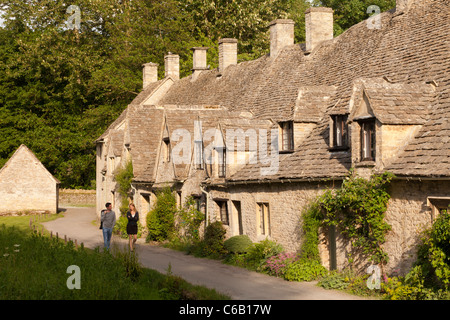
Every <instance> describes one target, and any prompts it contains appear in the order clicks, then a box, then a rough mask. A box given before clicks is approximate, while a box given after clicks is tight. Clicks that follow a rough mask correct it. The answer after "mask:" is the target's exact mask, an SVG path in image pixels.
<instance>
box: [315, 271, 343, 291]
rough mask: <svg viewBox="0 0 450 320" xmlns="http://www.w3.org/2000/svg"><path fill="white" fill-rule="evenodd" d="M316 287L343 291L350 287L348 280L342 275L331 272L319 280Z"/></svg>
mask: <svg viewBox="0 0 450 320" xmlns="http://www.w3.org/2000/svg"><path fill="white" fill-rule="evenodd" d="M318 285H319V286H320V287H322V288H325V289H336V290H345V289H347V288H348V286H349V285H350V283H349V278H348V277H346V276H345V275H344V274H343V273H341V272H337V271H335V270H334V271H331V272H329V273H328V275H326V276H324V277H323V278H322V279H320V281H319V283H318Z"/></svg>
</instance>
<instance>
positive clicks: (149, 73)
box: [142, 62, 158, 89]
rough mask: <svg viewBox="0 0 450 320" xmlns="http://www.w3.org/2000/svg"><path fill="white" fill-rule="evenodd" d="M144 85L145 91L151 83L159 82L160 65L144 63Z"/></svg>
mask: <svg viewBox="0 0 450 320" xmlns="http://www.w3.org/2000/svg"><path fill="white" fill-rule="evenodd" d="M142 76H143V85H142V87H143V88H144V89H145V87H147V86H148V85H149V84H150V83H153V82H156V81H158V64H157V63H153V62H150V63H144V64H143V65H142Z"/></svg>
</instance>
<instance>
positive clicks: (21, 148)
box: [0, 144, 61, 185]
mask: <svg viewBox="0 0 450 320" xmlns="http://www.w3.org/2000/svg"><path fill="white" fill-rule="evenodd" d="M19 154H26V155H28V158H29V159H31V160H32V161H34V164H35V169H38V170H41V171H42V172H45V174H46V175H47V176H48V178H49V179H50V180H52V181H54V182H55V184H57V185H59V184H61V181H59V180H58V179H57V178H55V177H54V176H53V175H52V174H51V173H50V172H49V171H48V170H47V168H46V167H45V166H44V165H43V164H42V162H41V161H39V159H38V157H36V155H35V154H34V152H33V151H31V150H30V149H29V148H28V147H27V146H26V145H24V144H21V145H20V146H19V147H18V148H17V150H16V151H14V153H13V155H12V156H11V157H10V158H9V159H8V161H6V163H5V165H4V166H3V167H1V168H0V174H1V173H2V172H3V171H5V172H6V170H8V168H9V167H10V166H11V164H12V163H14V161H16V160H15V159H16V157H19ZM30 166H31V164H30ZM17 174H20V173H19V172H17Z"/></svg>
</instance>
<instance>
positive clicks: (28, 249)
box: [0, 216, 229, 300]
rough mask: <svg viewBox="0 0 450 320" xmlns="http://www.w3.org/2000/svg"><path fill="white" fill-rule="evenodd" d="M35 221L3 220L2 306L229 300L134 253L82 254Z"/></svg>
mask: <svg viewBox="0 0 450 320" xmlns="http://www.w3.org/2000/svg"><path fill="white" fill-rule="evenodd" d="M52 218H54V217H52ZM29 221H30V217H29V216H19V217H2V218H0V299H1V300H16V299H20V300H27V299H32V300H45V299H52V300H53V299H57V300H58V299H61V300H77V299H82V300H85V299H89V300H130V299H132V300H180V299H192V300H220V299H229V297H226V296H224V295H221V294H218V293H217V292H216V291H214V290H210V289H206V288H204V287H200V286H193V285H191V284H189V283H187V282H186V281H184V280H182V279H181V278H179V277H176V276H173V275H172V274H170V272H169V273H168V274H161V273H159V272H157V271H155V270H151V269H146V268H142V267H141V266H140V265H139V263H138V260H137V256H136V255H135V254H133V253H129V252H128V251H124V252H121V251H119V250H116V251H114V252H113V253H112V254H111V253H108V252H103V250H101V251H99V250H90V249H87V248H84V247H82V246H81V247H78V248H76V247H75V246H74V244H73V243H72V242H68V243H64V241H61V240H57V239H55V238H53V239H51V238H50V237H48V236H46V235H41V234H38V233H37V232H32V231H31V230H30V228H29ZM5 223H7V225H6V224H5ZM38 229H39V230H40V227H39V226H38ZM72 265H75V266H77V267H79V270H80V281H79V283H80V289H69V288H68V286H67V281H68V279H69V277H71V276H72V272H69V273H68V267H69V266H72Z"/></svg>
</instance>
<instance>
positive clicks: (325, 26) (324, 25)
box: [305, 7, 334, 52]
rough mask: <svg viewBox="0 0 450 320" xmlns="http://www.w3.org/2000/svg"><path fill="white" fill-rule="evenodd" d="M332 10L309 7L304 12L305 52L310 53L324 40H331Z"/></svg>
mask: <svg viewBox="0 0 450 320" xmlns="http://www.w3.org/2000/svg"><path fill="white" fill-rule="evenodd" d="M333 12H334V11H333V9H331V8H325V7H311V8H308V9H307V10H306V11H305V20H306V21H305V22H306V23H305V29H306V51H307V52H311V51H313V50H314V48H315V47H316V46H317V45H318V44H319V43H321V42H322V41H325V40H331V39H333Z"/></svg>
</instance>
